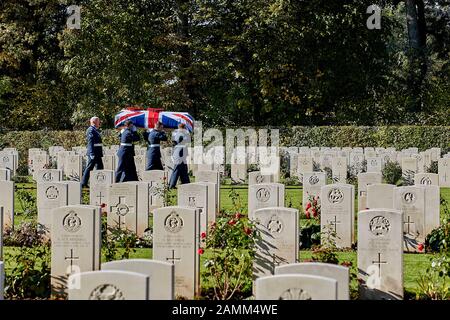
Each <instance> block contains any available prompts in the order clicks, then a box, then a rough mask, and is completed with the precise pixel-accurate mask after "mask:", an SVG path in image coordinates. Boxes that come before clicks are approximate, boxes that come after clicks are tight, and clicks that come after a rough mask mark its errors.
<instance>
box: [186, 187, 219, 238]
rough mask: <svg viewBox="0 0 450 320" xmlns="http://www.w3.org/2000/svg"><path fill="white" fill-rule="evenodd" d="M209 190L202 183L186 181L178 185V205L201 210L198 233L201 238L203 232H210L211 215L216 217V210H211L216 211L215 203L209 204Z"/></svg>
mask: <svg viewBox="0 0 450 320" xmlns="http://www.w3.org/2000/svg"><path fill="white" fill-rule="evenodd" d="M209 192H210V188H208V186H207V185H205V184H201V183H186V184H182V185H180V186H179V187H178V206H180V207H192V208H196V209H198V211H199V212H200V217H199V218H200V230H199V231H200V233H199V234H198V235H197V236H198V237H199V239H200V234H201V233H203V232H204V233H207V232H208V222H209V220H208V218H209V216H210V215H211V216H214V217H215V212H214V213H212V212H210V211H211V210H213V211H214V208H215V207H214V206H215V204H213V206H211V205H210V204H209V201H208V200H209Z"/></svg>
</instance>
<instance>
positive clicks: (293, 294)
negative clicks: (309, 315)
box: [279, 288, 312, 300]
mask: <svg viewBox="0 0 450 320" xmlns="http://www.w3.org/2000/svg"><path fill="white" fill-rule="evenodd" d="M279 300H312V299H311V296H310V294H309V293H308V292H306V291H305V290H303V289H299V288H290V289H287V290H286V291H284V292H283V293H282V294H281V296H280V299H279Z"/></svg>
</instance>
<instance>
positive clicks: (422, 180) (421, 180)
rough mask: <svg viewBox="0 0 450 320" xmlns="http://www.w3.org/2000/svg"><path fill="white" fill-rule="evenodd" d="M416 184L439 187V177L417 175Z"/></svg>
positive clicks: (435, 175) (427, 174)
mask: <svg viewBox="0 0 450 320" xmlns="http://www.w3.org/2000/svg"><path fill="white" fill-rule="evenodd" d="M414 184H415V185H416V186H417V185H423V186H439V175H438V174H437V173H416V174H415V175H414Z"/></svg>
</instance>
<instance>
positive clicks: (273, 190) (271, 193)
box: [248, 183, 284, 220]
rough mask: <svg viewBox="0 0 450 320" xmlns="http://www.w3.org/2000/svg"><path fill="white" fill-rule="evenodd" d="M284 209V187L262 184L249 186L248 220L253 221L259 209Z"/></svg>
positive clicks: (281, 185) (277, 184) (274, 184)
mask: <svg viewBox="0 0 450 320" xmlns="http://www.w3.org/2000/svg"><path fill="white" fill-rule="evenodd" d="M269 207H284V185H283V184H280V183H260V184H254V185H250V186H248V218H249V219H251V220H253V219H254V216H253V213H254V211H255V210H257V209H261V208H269Z"/></svg>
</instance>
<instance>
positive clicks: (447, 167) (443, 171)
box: [438, 158, 450, 188]
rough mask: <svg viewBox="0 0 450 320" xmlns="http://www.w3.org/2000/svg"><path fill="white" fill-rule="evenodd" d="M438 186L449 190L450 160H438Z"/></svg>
mask: <svg viewBox="0 0 450 320" xmlns="http://www.w3.org/2000/svg"><path fill="white" fill-rule="evenodd" d="M438 172H439V186H441V187H445V188H450V158H441V159H439V160H438Z"/></svg>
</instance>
